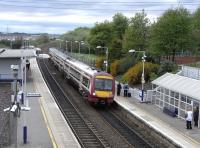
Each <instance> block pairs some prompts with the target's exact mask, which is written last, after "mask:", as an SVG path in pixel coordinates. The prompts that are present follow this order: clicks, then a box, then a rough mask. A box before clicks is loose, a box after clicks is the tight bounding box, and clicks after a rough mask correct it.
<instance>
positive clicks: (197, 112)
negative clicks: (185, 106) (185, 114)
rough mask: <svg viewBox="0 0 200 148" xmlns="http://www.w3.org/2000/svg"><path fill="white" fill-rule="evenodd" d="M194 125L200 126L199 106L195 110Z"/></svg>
mask: <svg viewBox="0 0 200 148" xmlns="http://www.w3.org/2000/svg"><path fill="white" fill-rule="evenodd" d="M193 117H194V126H198V121H199V107H198V106H197V107H196V109H195V111H194V115H193Z"/></svg>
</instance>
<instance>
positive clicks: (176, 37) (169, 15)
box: [150, 8, 191, 61]
mask: <svg viewBox="0 0 200 148" xmlns="http://www.w3.org/2000/svg"><path fill="white" fill-rule="evenodd" d="M190 23H191V18H190V14H189V12H188V10H187V9H185V8H177V9H175V10H173V9H169V10H168V11H166V12H165V13H164V14H163V16H161V17H160V18H159V20H158V22H157V23H156V24H154V25H153V28H152V32H151V42H150V48H151V50H153V51H154V52H153V53H157V55H161V54H165V55H169V54H171V53H172V54H173V57H172V61H174V57H175V53H176V51H184V50H187V49H188V48H189V47H190V42H191V40H190V37H191V36H190V35H191V34H190V32H191V27H190Z"/></svg>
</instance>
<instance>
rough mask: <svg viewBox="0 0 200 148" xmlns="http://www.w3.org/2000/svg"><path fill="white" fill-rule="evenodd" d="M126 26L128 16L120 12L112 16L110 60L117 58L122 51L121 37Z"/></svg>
mask: <svg viewBox="0 0 200 148" xmlns="http://www.w3.org/2000/svg"><path fill="white" fill-rule="evenodd" d="M127 27H128V18H127V17H125V16H124V15H123V14H121V13H117V14H116V15H114V16H113V21H112V41H111V43H110V46H109V48H110V54H111V55H112V56H110V60H114V59H118V58H120V56H121V53H122V39H123V35H124V33H125V30H126V29H127Z"/></svg>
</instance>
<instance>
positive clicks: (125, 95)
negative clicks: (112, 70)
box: [123, 84, 129, 97]
mask: <svg viewBox="0 0 200 148" xmlns="http://www.w3.org/2000/svg"><path fill="white" fill-rule="evenodd" d="M123 89H124V97H128V90H129V86H128V84H124V86H123Z"/></svg>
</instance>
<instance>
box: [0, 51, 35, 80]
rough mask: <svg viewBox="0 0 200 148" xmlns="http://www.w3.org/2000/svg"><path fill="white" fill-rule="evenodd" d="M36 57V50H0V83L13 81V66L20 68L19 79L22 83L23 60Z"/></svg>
mask: <svg viewBox="0 0 200 148" xmlns="http://www.w3.org/2000/svg"><path fill="white" fill-rule="evenodd" d="M36 56H37V55H36V51H35V50H34V49H0V82H12V81H13V74H12V69H11V65H18V66H19V70H18V78H17V79H18V81H21V80H22V63H23V59H24V58H26V59H29V58H31V57H36ZM22 57H23V58H22Z"/></svg>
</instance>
